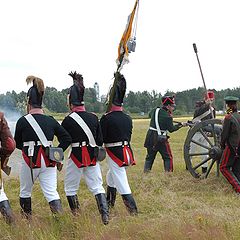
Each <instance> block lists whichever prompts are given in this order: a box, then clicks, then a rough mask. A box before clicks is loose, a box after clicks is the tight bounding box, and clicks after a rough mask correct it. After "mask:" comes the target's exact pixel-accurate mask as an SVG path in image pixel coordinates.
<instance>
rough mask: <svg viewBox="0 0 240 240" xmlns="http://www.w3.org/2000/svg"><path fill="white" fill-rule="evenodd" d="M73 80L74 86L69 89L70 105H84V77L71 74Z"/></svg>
mask: <svg viewBox="0 0 240 240" xmlns="http://www.w3.org/2000/svg"><path fill="white" fill-rule="evenodd" d="M68 75H69V76H71V77H72V79H73V85H72V86H71V87H70V88H69V93H68V94H69V104H73V105H76V106H81V105H84V101H83V96H84V89H85V87H84V85H83V77H82V75H81V74H79V73H77V72H76V71H75V72H70V73H69V74H68Z"/></svg>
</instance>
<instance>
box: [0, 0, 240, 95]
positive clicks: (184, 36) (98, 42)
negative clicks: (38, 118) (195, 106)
mask: <svg viewBox="0 0 240 240" xmlns="http://www.w3.org/2000/svg"><path fill="white" fill-rule="evenodd" d="M134 3H135V0H67V1H66V0H65V1H63V0H41V1H36V0H21V1H19V0H8V1H3V0H2V1H1V4H0V22H1V37H0V82H1V87H0V93H5V92H7V91H12V90H14V91H16V92H17V93H18V92H20V91H27V90H28V88H29V86H27V84H26V81H25V79H26V77H27V76H28V75H34V76H37V77H40V78H42V79H43V80H44V83H45V86H49V87H55V88H57V89H58V90H62V89H65V88H68V87H70V86H71V84H72V79H71V77H69V76H68V73H69V72H70V71H75V70H76V71H77V72H79V73H81V74H82V75H83V77H84V84H85V87H87V88H88V87H93V85H94V83H95V82H97V83H98V84H99V88H100V95H103V94H106V93H107V92H108V90H109V87H110V85H111V84H112V83H113V74H114V72H115V71H116V67H117V66H116V62H115V60H116V58H117V49H118V44H119V41H120V39H121V36H122V33H123V31H124V29H125V26H126V22H127V17H128V15H129V14H130V12H131V11H132V8H133V6H134ZM139 3H140V4H139V12H138V21H137V32H136V44H137V45H136V51H135V52H133V53H131V54H130V55H129V60H130V63H129V64H127V65H124V67H123V69H122V71H121V72H122V73H123V74H124V76H125V78H126V80H127V91H133V92H137V91H141V92H142V91H145V90H147V91H149V92H151V91H152V90H155V91H157V92H160V93H162V94H164V93H165V92H166V91H167V90H170V91H173V92H178V91H183V90H187V89H192V88H198V87H203V81H202V78H201V74H200V71H199V66H198V63H197V58H196V55H195V53H194V51H193V47H192V44H193V43H196V44H197V47H198V56H199V60H200V63H201V66H202V71H203V76H204V79H205V83H206V87H207V88H209V89H213V88H214V89H216V90H221V89H226V88H234V87H239V80H240V63H239V57H240V33H239V32H240V31H239V25H240V14H239V9H240V1H239V0H181V1H180V0H167V1H166V0H165V1H163V0H140V1H139Z"/></svg>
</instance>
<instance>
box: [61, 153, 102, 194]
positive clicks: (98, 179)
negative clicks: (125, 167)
mask: <svg viewBox="0 0 240 240" xmlns="http://www.w3.org/2000/svg"><path fill="white" fill-rule="evenodd" d="M82 177H84V180H85V182H86V184H87V187H88V189H89V191H90V192H91V193H92V194H93V195H94V196H95V195H97V194H99V193H105V190H104V188H103V180H102V173H101V168H100V165H99V163H98V162H97V163H96V165H95V166H89V167H83V168H78V167H77V166H76V164H75V163H74V162H73V161H72V159H71V158H70V159H69V160H68V165H67V168H66V174H65V178H64V190H65V193H66V196H74V195H76V194H77V192H78V189H79V184H80V181H81V178H82Z"/></svg>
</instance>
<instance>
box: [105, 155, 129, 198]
mask: <svg viewBox="0 0 240 240" xmlns="http://www.w3.org/2000/svg"><path fill="white" fill-rule="evenodd" d="M106 159H107V163H108V167H109V170H108V172H107V176H106V181H107V185H108V186H109V187H115V188H116V189H117V191H118V192H119V193H120V194H121V195H123V194H131V189H130V186H129V183H128V178H127V172H126V167H119V166H118V165H117V164H116V163H115V162H114V161H113V160H112V159H111V158H110V157H109V155H107V156H106Z"/></svg>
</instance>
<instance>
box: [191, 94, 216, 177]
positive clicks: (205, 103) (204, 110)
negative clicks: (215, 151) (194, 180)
mask: <svg viewBox="0 0 240 240" xmlns="http://www.w3.org/2000/svg"><path fill="white" fill-rule="evenodd" d="M213 102H214V92H213V91H211V90H208V91H207V93H206V94H205V96H204V100H201V101H197V102H196V105H195V111H194V115H193V119H192V121H191V122H190V123H192V124H196V123H199V122H202V121H204V120H208V119H212V118H215V117H216V113H215V108H214V107H213V106H212V104H213ZM193 140H195V141H196V142H199V143H201V144H202V145H205V146H208V145H209V143H208V142H207V140H206V139H205V138H204V137H203V135H202V134H201V133H200V132H196V133H195V134H194V136H193ZM196 148H197V145H196V144H195V143H191V144H190V152H191V153H194V152H195V151H196ZM203 151H205V150H204V149H203ZM206 158H207V156H202V161H204V160H205V159H206ZM207 167H208V163H207V162H206V163H204V164H203V165H202V173H206V172H207Z"/></svg>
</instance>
